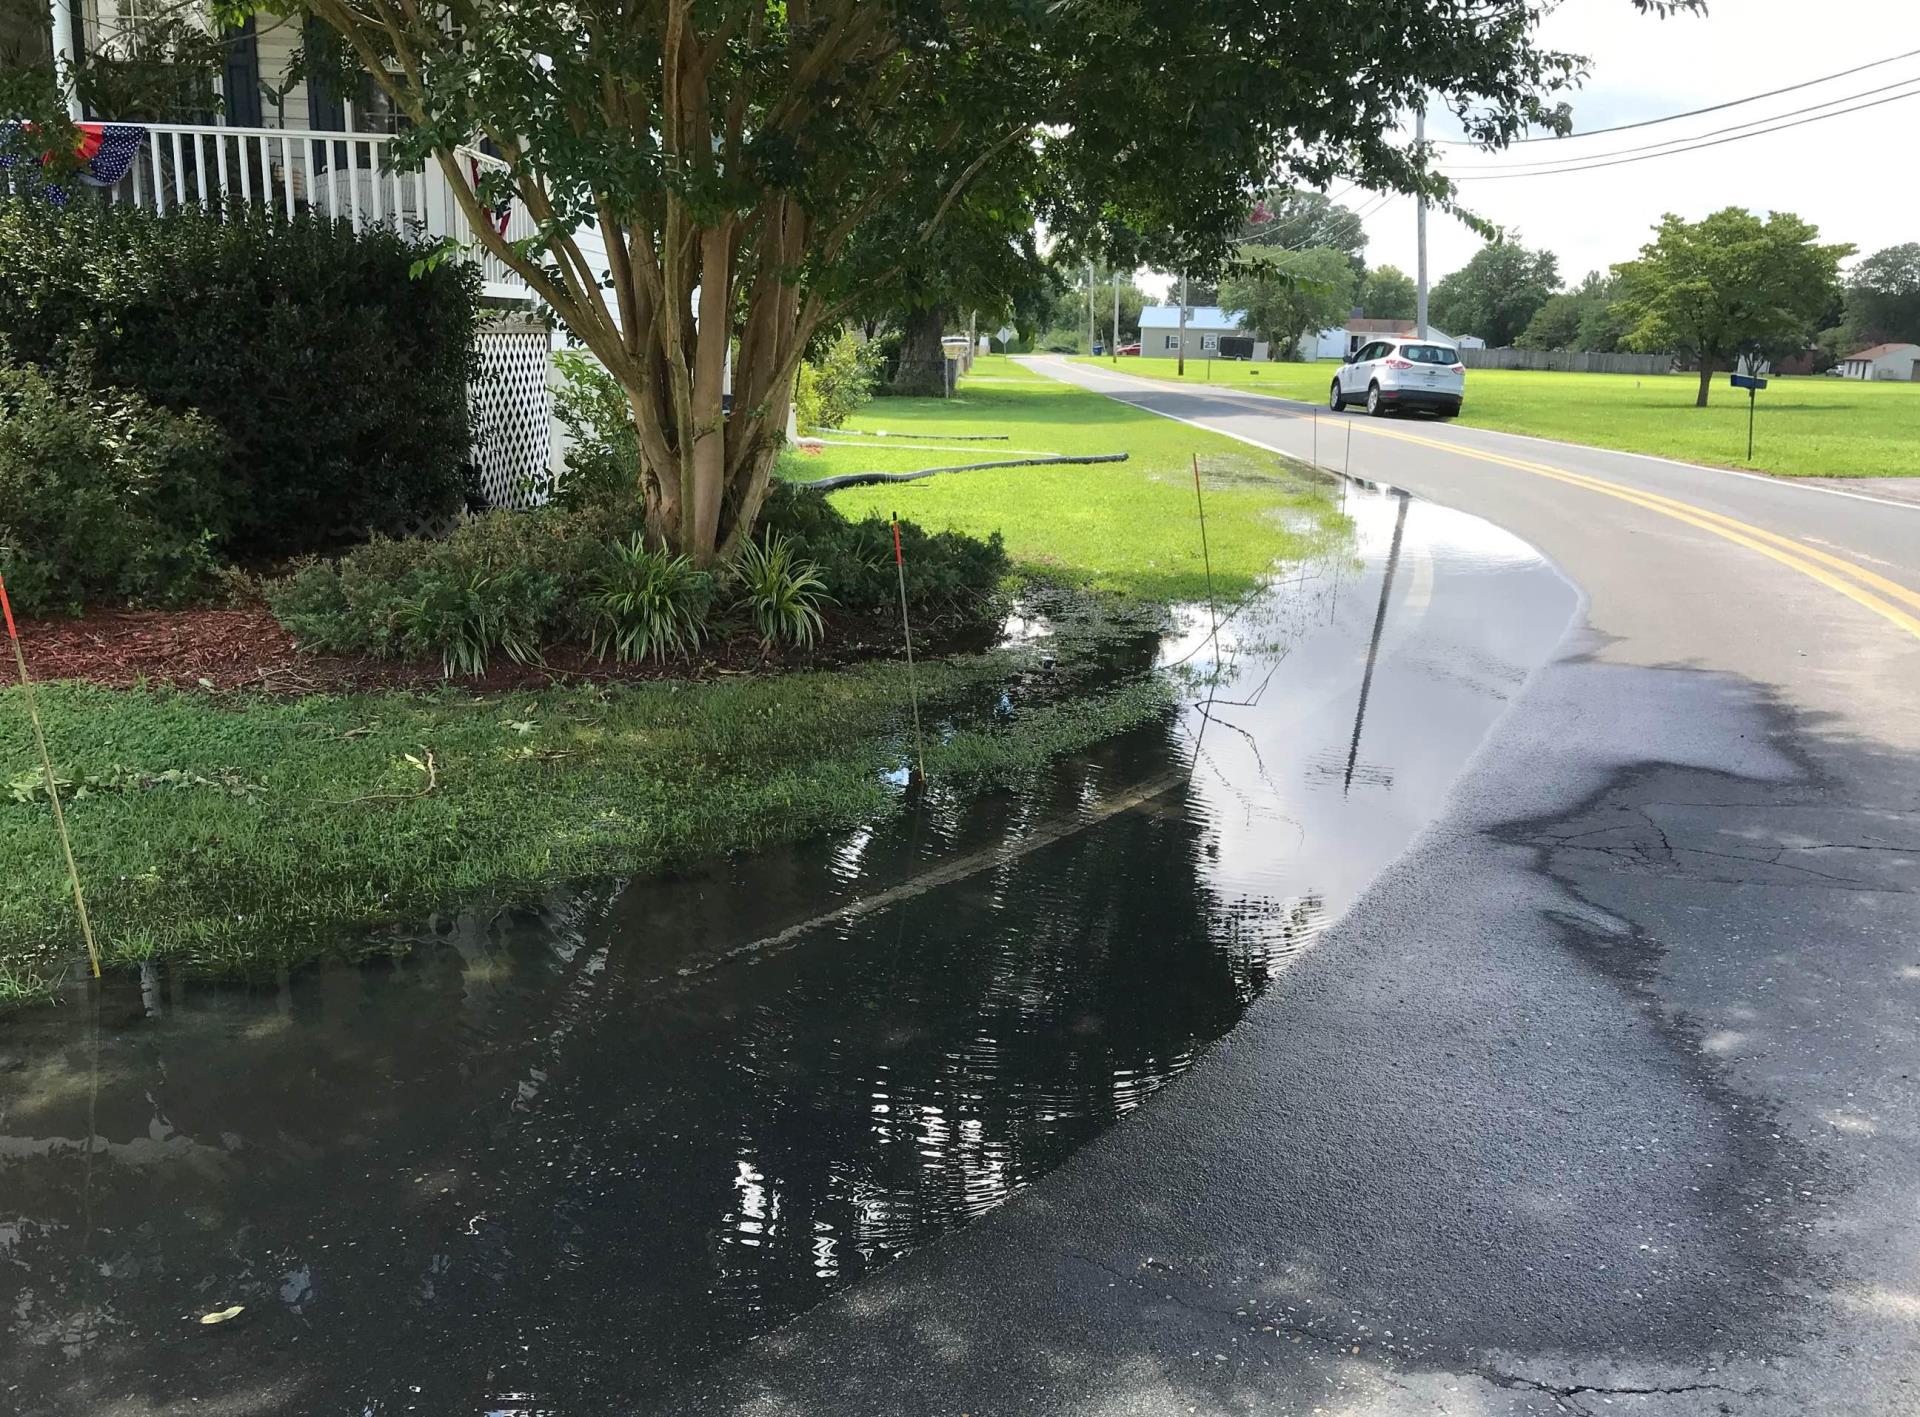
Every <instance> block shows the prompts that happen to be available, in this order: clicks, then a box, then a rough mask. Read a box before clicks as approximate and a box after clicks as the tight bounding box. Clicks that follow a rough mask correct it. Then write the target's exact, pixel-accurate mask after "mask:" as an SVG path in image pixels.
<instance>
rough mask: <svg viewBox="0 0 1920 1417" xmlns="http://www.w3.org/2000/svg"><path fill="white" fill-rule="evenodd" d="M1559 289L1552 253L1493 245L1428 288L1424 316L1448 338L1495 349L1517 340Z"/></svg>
mask: <svg viewBox="0 0 1920 1417" xmlns="http://www.w3.org/2000/svg"><path fill="white" fill-rule="evenodd" d="M1559 288H1560V262H1559V259H1558V258H1557V257H1555V256H1554V254H1553V252H1551V251H1529V250H1528V249H1527V248H1526V247H1524V246H1522V245H1520V244H1519V243H1518V242H1505V241H1502V242H1496V243H1494V244H1493V245H1490V246H1482V247H1481V248H1480V249H1479V250H1478V251H1476V252H1474V253H1473V259H1472V260H1470V261H1468V262H1467V263H1466V265H1464V266H1462V267H1461V268H1460V269H1459V270H1457V271H1455V272H1454V273H1453V274H1452V275H1450V276H1448V277H1447V278H1446V279H1445V280H1443V281H1441V282H1440V283H1439V284H1438V285H1436V286H1435V287H1434V288H1433V296H1432V299H1431V300H1430V301H1429V303H1428V314H1429V315H1430V316H1431V317H1432V320H1433V323H1434V324H1436V325H1438V326H1439V327H1440V328H1441V329H1443V330H1445V331H1446V332H1447V333H1448V334H1450V335H1454V336H1456V337H1457V336H1460V335H1478V336H1480V338H1482V339H1484V340H1485V341H1486V342H1487V343H1488V344H1489V345H1492V346H1494V347H1496V348H1498V347H1500V346H1504V345H1511V344H1512V343H1513V342H1514V341H1515V340H1517V339H1519V337H1520V333H1521V331H1523V330H1524V329H1526V327H1527V325H1528V323H1529V322H1530V321H1531V320H1532V319H1533V317H1534V315H1535V314H1537V313H1538V312H1539V310H1540V307H1541V306H1542V305H1545V304H1546V303H1547V300H1548V298H1549V297H1550V296H1551V295H1552V294H1553V293H1554V291H1556V290H1558V289H1559Z"/></svg>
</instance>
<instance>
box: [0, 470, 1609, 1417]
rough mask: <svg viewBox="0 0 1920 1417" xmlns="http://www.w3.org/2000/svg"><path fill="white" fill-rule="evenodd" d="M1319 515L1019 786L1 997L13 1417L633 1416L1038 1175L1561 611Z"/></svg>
mask: <svg viewBox="0 0 1920 1417" xmlns="http://www.w3.org/2000/svg"><path fill="white" fill-rule="evenodd" d="M1346 510H1347V511H1348V513H1349V515H1350V516H1351V517H1352V519H1353V523H1354V527H1355V540H1354V542H1352V543H1350V544H1349V545H1347V546H1344V547H1343V548H1342V549H1341V551H1340V553H1339V554H1338V556H1336V557H1333V558H1330V559H1329V560H1327V561H1326V562H1324V563H1321V564H1308V565H1305V566H1299V567H1293V568H1290V569H1289V571H1288V573H1287V575H1286V576H1285V577H1284V578H1283V579H1282V580H1280V581H1279V582H1277V583H1276V584H1275V585H1273V586H1271V587H1269V588H1268V589H1267V590H1266V591H1265V592H1263V593H1262V594H1261V595H1259V596H1258V597H1256V598H1255V599H1254V600H1253V601H1252V602H1251V603H1249V604H1247V605H1245V606H1242V607H1237V608H1236V607H1223V608H1222V615H1223V618H1224V620H1225V623H1224V624H1223V626H1222V628H1221V630H1220V633H1219V636H1218V639H1217V640H1216V639H1215V638H1214V637H1213V636H1212V635H1211V634H1210V616H1209V612H1208V611H1207V610H1206V609H1205V608H1204V607H1202V608H1198V609H1189V610H1188V611H1186V612H1183V613H1182V614H1181V615H1180V616H1179V617H1178V625H1179V628H1178V630H1177V632H1176V633H1174V634H1173V635H1170V636H1168V637H1166V638H1165V639H1164V640H1163V641H1162V642H1161V643H1159V644H1158V645H1157V646H1156V645H1152V644H1149V645H1147V646H1145V653H1146V656H1147V658H1148V660H1151V659H1153V658H1154V657H1157V658H1158V660H1159V661H1160V662H1161V663H1162V664H1164V665H1167V666H1169V667H1170V668H1171V669H1172V671H1173V672H1175V673H1177V674H1180V675H1182V676H1184V677H1185V679H1186V680H1187V682H1188V683H1189V686H1190V687H1189V690H1188V696H1187V701H1186V702H1185V703H1184V704H1183V705H1182V706H1181V707H1180V708H1179V709H1178V710H1176V711H1173V712H1171V713H1169V714H1168V715H1167V717H1166V718H1165V719H1164V720H1163V721H1161V722H1159V723H1156V724H1152V725H1149V726H1148V727H1146V728H1142V729H1139V730H1135V731H1133V732H1131V733H1129V734H1127V735H1125V736H1123V737H1120V738H1117V739H1113V740H1110V741H1108V742H1106V743H1104V744H1101V745H1100V746H1099V747H1097V748H1096V749H1094V750H1091V751H1089V752H1087V753H1084V754H1082V755H1080V756H1078V757H1075V758H1072V759H1069V760H1066V761H1062V762H1059V763H1057V764H1055V765H1054V766H1053V767H1052V768H1050V769H1049V770H1047V771H1046V772H1045V773H1044V774H1042V775H1041V776H1039V777H1037V778H1036V779H1034V780H1032V781H1030V782H1027V783H1025V784H1024V785H1023V786H1021V787H1020V788H1018V789H1017V790H1011V791H996V792H991V793H984V794H976V795H972V796H967V797H943V796H942V795H940V794H939V793H938V792H937V791H936V792H935V793H933V794H932V795H930V796H929V798H928V799H927V800H926V801H925V802H924V803H922V804H921V805H920V807H919V809H918V810H917V811H910V812H907V813H904V814H903V815H902V816H901V817H900V818H899V819H897V820H894V821H889V822H887V823H885V824H884V825H881V826H876V827H874V828H871V829H868V830H862V831H856V832H851V833H847V834H844V835H840V836H835V837H830V838H826V839H822V840H817V841H813V842H808V843H803V844H800V845H797V846H793V847H790V848H784V849H780V850H776V851H770V852H767V853H764V854H761V855H758V856H753V857H743V858H739V859H731V860H725V861H718V862H713V863H709V864H707V865H705V866H702V867H699V868H695V869H689V870H686V871H684V872H682V873H680V874H678V875H677V876H673V877H669V878H649V879H645V880H634V881H630V882H617V883H610V884H607V885H604V886H600V887H595V888H583V889H578V890H573V891H568V892H564V893H556V894H555V895H553V896H551V897H550V898H549V899H548V900H547V901H546V902H545V904H544V905H543V906H541V907H539V908H525V907H523V908H516V909H511V910H500V909H497V908H496V909H490V910H478V909H476V910H472V911H469V912H467V913H464V914H457V915H449V916H447V917H445V918H443V919H441V920H439V921H437V922H436V923H435V924H434V925H433V926H432V927H431V928H430V929H428V930H426V931H423V932H422V933H421V934H420V935H419V937H418V938H417V940H415V941H414V943H413V947H412V948H411V949H410V950H408V951H406V952H404V953H403V954H400V955H398V956H397V957H393V958H383V959H382V960H381V961H380V962H377V963H375V962H369V963H365V964H361V965H357V966H355V965H346V964H338V965H330V966H324V967H316V968H313V969H309V970H303V971H297V972H295V973H293V974H292V975H290V976H285V977H282V978H281V979H279V980H278V981H274V982H269V983H265V984H261V983H254V984H238V983H232V982H219V981H213V980H207V979H203V978H200V977H198V976H194V975H192V974H190V973H188V972H186V971H184V970H172V969H167V968H164V967H163V968H160V969H150V970H148V971H146V972H145V973H144V974H139V975H129V976H127V977H125V978H116V979H110V980H108V981H106V982H105V984H104V985H103V986H102V987H100V988H99V989H98V990H97V991H96V992H94V993H93V994H91V995H90V996H89V997H87V998H86V999H84V1000H82V1001H80V1002H79V1003H78V1006H77V1007H70V1008H65V1009H57V1010H55V1009H47V1010H40V1011H37V1012H33V1013H28V1014H23V1015H21V1016H18V1017H16V1018H14V1019H11V1020H7V1021H4V1022H0V1356H3V1358H4V1361H0V1408H3V1409H5V1410H7V1411H18V1412H23V1413H38V1412H59V1413H68V1412H89V1413H98V1412H118V1411H125V1412H151V1411H158V1410H163V1409H164V1410H167V1411H185V1410H187V1409H188V1408H189V1407H194V1408H195V1410H200V1411H218V1412H223V1413H241V1412H244V1413H252V1412H269V1411H274V1412H278V1411H308V1412H353V1413H369V1414H376V1413H377V1414H387V1413H400V1412H432V1413H457V1412H514V1413H532V1412H543V1413H544V1412H567V1413H599V1412H605V1411H611V1410H623V1409H644V1408H646V1407H647V1405H648V1399H649V1395H650V1394H652V1393H655V1392H657V1391H658V1390H659V1389H660V1388H661V1387H662V1386H663V1385H664V1384H665V1383H666V1382H667V1381H668V1380H669V1379H671V1378H675V1377H679V1376H684V1375H685V1374H686V1373H687V1372H688V1371H690V1370H692V1369H694V1368H697V1367H698V1366H700V1365H702V1364H703V1363H704V1362H706V1361H708V1360H710V1359H711V1358H712V1357H713V1356H714V1355H715V1354H716V1352H717V1351H719V1350H720V1349H721V1348H723V1347H725V1346H726V1345H729V1344H732V1343H735V1342H739V1341H741V1340H744V1339H750V1338H752V1337H754V1336H755V1335H757V1334H761V1333H764V1332H766V1331H767V1330H768V1329H770V1328H772V1327H774V1326H775V1325H777V1324H779V1323H780V1322H782V1321H783V1320H785V1319H787V1318H788V1317H790V1316H791V1315H793V1314H795V1313H797V1312H799V1311H800V1310H802V1309H804V1308H806V1307H808V1306H809V1305H811V1304H813V1303H815V1302H817V1301H818V1300H820V1299H821V1298H822V1297H824V1296H826V1295H828V1294H830V1293H832V1292H833V1291H835V1290H837V1289H840V1288H844V1287H845V1286H847V1285H849V1284H852V1283H854V1282H856V1281H857V1280H859V1278H860V1277H861V1276H862V1275H863V1274H865V1273H868V1272H870V1271H872V1270H873V1269H874V1268H876V1267H877V1266H880V1265H883V1264H885V1263H886V1262H888V1261H889V1260H891V1259H894V1258H896V1257H898V1256H900V1255H901V1254H903V1253H905V1252H906V1251H908V1250H911V1249H912V1248H914V1247H915V1246H917V1245H920V1244H924V1243H926V1242H927V1241H929V1240H931V1239H933V1238H935V1237H937V1236H939V1235H941V1234H943V1233H945V1232H948V1231H950V1230H953V1229H955V1228H956V1227H958V1226H961V1225H963V1224H965V1223H967V1221H969V1220H970V1219H972V1218H973V1217H975V1216H978V1215H980V1214H982V1213H983V1212H985V1211H988V1210H990V1209H992V1208H993V1207H994V1206H996V1205H998V1204H999V1203H1000V1202H1002V1201H1004V1200H1005V1199H1006V1198H1007V1197H1008V1196H1009V1195H1011V1194H1012V1193H1013V1192H1015V1191H1017V1190H1019V1189H1020V1188H1022V1187H1023V1186H1026V1185H1028V1184H1030V1183H1031V1182H1033V1181H1034V1180H1035V1179H1036V1178H1037V1177H1039V1176H1041V1175H1043V1174H1044V1173H1045V1172H1047V1171H1048V1170H1049V1169H1051V1168H1052V1167H1054V1166H1056V1165H1058V1164H1059V1163H1060V1162H1061V1161H1062V1160H1063V1159H1064V1158H1065V1157H1066V1156H1067V1155H1069V1154H1070V1153H1071V1152H1072V1151H1073V1150H1074V1149H1075V1148H1076V1147H1078V1146H1080V1145H1081V1144H1083V1143H1085V1142H1086V1141H1088V1140H1090V1139H1091V1138H1092V1137H1094V1136H1096V1135H1098V1134H1099V1133H1100V1132H1101V1131H1102V1130H1104V1129H1105V1128H1107V1127H1109V1126H1111V1125H1113V1124H1114V1123H1115V1122H1116V1121H1117V1120H1118V1119H1119V1118H1121V1117H1122V1116H1123V1115H1124V1114H1126V1113H1127V1112H1128V1111H1130V1110H1131V1109H1133V1108H1134V1107H1137V1106H1138V1105H1140V1103H1141V1102H1142V1101H1144V1100H1145V1099H1146V1098H1148V1097H1149V1096H1151V1095H1152V1094H1153V1093H1154V1092H1156V1091H1157V1090H1159V1089H1160V1088H1161V1087H1163V1086H1165V1085H1166V1083H1167V1082H1168V1081H1170V1080H1171V1079H1173V1078H1175V1077H1177V1076H1178V1075H1179V1074H1180V1073H1182V1072H1183V1071H1185V1070H1186V1069H1187V1068H1188V1067H1189V1066H1190V1065H1191V1064H1192V1063H1193V1061H1194V1060H1195V1058H1196V1057H1197V1056H1198V1055H1199V1054H1200V1053H1201V1052H1203V1051H1204V1050H1205V1049H1206V1048H1207V1046H1208V1045H1209V1044H1211V1043H1213V1042H1214V1041H1215V1040H1217V1039H1219V1038H1220V1037H1221V1036H1222V1035H1223V1034H1225V1033H1226V1032H1227V1031H1228V1030H1229V1029H1230V1028H1232V1027H1233V1025H1234V1023H1235V1022H1236V1021H1237V1020H1238V1019H1239V1018H1240V1017H1241V1015H1242V1014H1243V1013H1244V1012H1245V1011H1246V1009H1247V1008H1248V1007H1249V1006H1250V1005H1251V1004H1252V1003H1253V1002H1254V1000H1255V999H1257V998H1258V997H1259V995H1260V994H1261V993H1262V992H1263V991H1264V990H1266V989H1267V988H1268V987H1270V986H1271V985H1272V984H1273V983H1274V981H1275V980H1276V979H1277V978H1278V977H1279V976H1280V975H1281V973H1282V971H1283V970H1284V967H1285V965H1286V963H1287V961H1288V959H1289V958H1290V957H1291V956H1293V955H1294V954H1296V953H1297V952H1299V951H1300V950H1302V949H1305V948H1308V947H1309V946H1310V945H1311V944H1312V942H1313V941H1314V939H1315V937H1316V936H1317V934H1318V933H1319V931H1320V930H1321V929H1322V928H1323V927H1324V926H1325V925H1326V924H1327V923H1328V922H1329V921H1331V920H1332V919H1334V918H1336V917H1337V916H1338V915H1339V914H1340V913H1341V912H1342V911H1344V910H1345V909H1346V908H1347V906H1348V905H1350V904H1351V903H1352V901H1353V900H1354V898H1355V896H1356V895H1357V894H1358V893H1359V892H1360V891H1361V890H1362V889H1363V888H1364V887H1365V886H1366V884H1367V882H1368V881H1369V880H1370V879H1371V878H1372V877H1373V876H1374V875H1375V874H1376V873H1377V872H1378V871H1379V870H1380V869H1381V868H1382V867H1383V866H1384V865H1385V864H1386V863H1387V862H1389V861H1390V860H1392V859H1393V857H1394V856H1396V855H1397V854H1398V853H1399V852H1400V851H1401V850H1402V849H1403V848H1404V847H1405V846H1406V845H1407V843H1408V841H1409V840H1410V839H1411V837H1412V836H1413V835H1414V833H1415V832H1417V831H1418V830H1419V829H1420V828H1421V827H1422V826H1423V825H1424V824H1426V823H1427V822H1429V821H1430V820H1432V819H1433V817H1434V816H1435V815H1436V813H1437V812H1438V810H1439V808H1440V806H1441V802H1442V799H1443V796H1444V794H1445V792H1446V790H1447V788H1448V786H1449V785H1450V784H1451V783H1452V781H1453V780H1454V778H1455V777H1456V776H1457V775H1458V773H1459V772H1460V769H1461V767H1462V766H1463V764H1464V763H1465V761H1466V759H1467V758H1468V756H1469V755H1470V754H1471V753H1472V752H1473V751H1474V749H1475V747H1476V746H1477V745H1478V744H1479V743H1480V741H1481V740H1482V739H1483V738H1484V737H1485V735H1486V733H1487V730H1488V729H1489V727H1490V726H1491V725H1492V723H1493V722H1494V720H1495V718H1496V717H1497V716H1498V715H1499V713H1500V712H1501V709H1502V707H1503V706H1504V704H1505V703H1506V701H1507V700H1508V699H1509V698H1510V697H1511V696H1512V695H1513V694H1514V693H1515V692H1516V690H1517V689H1518V688H1519V686H1520V685H1521V683H1522V682H1523V680H1524V679H1525V677H1526V676H1527V674H1528V673H1529V672H1530V671H1531V670H1532V669H1533V668H1534V667H1535V666H1536V665H1538V664H1539V663H1541V662H1542V661H1543V660H1544V659H1545V657H1546V656H1547V655H1548V654H1549V652H1550V651H1551V649H1552V647H1553V645H1554V644H1555V642H1556V641H1557V640H1558V639H1559V637H1560V635H1561V633H1562V631H1563V630H1564V628H1565V627H1566V624H1567V622H1568V619H1569V617H1570V616H1571V615H1572V613H1573V610H1574V605H1575V601H1574V595H1573V592H1572V591H1571V589H1570V588H1569V587H1568V586H1567V585H1566V584H1565V583H1564V582H1563V581H1562V580H1561V579H1560V578H1559V576H1558V575H1557V574H1555V573H1554V572H1553V571H1552V570H1551V569H1550V568H1549V567H1548V566H1546V565H1545V564H1544V563H1543V562H1542V561H1541V560H1540V559H1539V557H1538V556H1537V555H1535V554H1534V553H1533V552H1532V551H1531V550H1530V549H1529V548H1527V547H1526V546H1524V545H1523V544H1521V543H1520V542H1518V541H1516V540H1515V539H1513V538H1512V537H1510V536H1508V535H1506V534H1505V533H1503V532H1500V531H1498V530H1497V529H1495V528H1493V527H1491V526H1489V525H1487V524H1486V523H1484V522H1480V521H1477V520H1475V519H1473V518H1471V517H1466V516H1462V515H1459V514H1456V513H1453V512H1449V511H1446V510H1444V509H1442V508H1438V507H1434V506H1432V505H1430V504H1427V503H1423V502H1417V501H1409V500H1408V499H1406V498H1404V497H1401V496H1398V495H1396V494H1391V493H1386V492H1382V491H1377V490H1372V489H1367V488H1363V487H1357V486H1356V487H1353V488H1350V489H1349V490H1348V491H1347V493H1346ZM1216 645H1217V646H1218V647H1219V648H1218V650H1216ZM1216 667H1217V669H1218V672H1217V673H1216V672H1214V671H1215V669H1216ZM1282 987H1284V986H1282ZM1286 1085H1287V1081H1286V1079H1284V1078H1275V1079H1274V1080H1273V1086H1275V1087H1276V1088H1278V1087H1285V1086H1286ZM1160 1105H1168V1106H1178V1105H1179V1101H1178V1098H1177V1097H1172V1098H1168V1099H1166V1100H1165V1101H1164V1102H1163V1103H1162V1104H1160ZM234 1305H239V1306H242V1307H241V1311H240V1313H239V1314H238V1315H237V1316H235V1317H233V1318H232V1319H230V1320H228V1321H226V1322H224V1323H221V1324H218V1325H213V1326H209V1325H203V1324H202V1323H201V1322H200V1318H201V1316H202V1315H205V1314H208V1313H210V1312H214V1311H219V1310H223V1309H226V1308H228V1307H230V1306H234Z"/></svg>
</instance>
